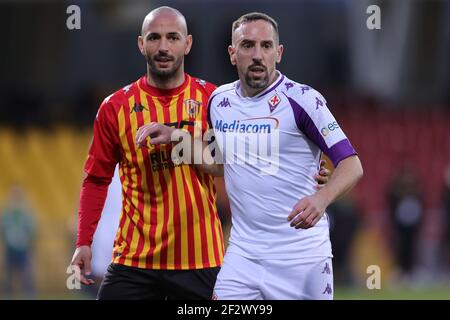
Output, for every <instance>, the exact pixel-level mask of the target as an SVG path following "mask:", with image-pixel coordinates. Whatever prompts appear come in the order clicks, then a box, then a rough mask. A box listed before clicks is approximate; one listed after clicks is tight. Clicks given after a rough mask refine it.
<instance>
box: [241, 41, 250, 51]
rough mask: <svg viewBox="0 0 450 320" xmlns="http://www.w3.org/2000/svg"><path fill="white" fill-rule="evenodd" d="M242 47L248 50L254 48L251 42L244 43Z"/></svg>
mask: <svg viewBox="0 0 450 320" xmlns="http://www.w3.org/2000/svg"><path fill="white" fill-rule="evenodd" d="M242 47H243V48H246V49H248V48H251V47H252V44H251V43H249V42H246V43H243V44H242Z"/></svg>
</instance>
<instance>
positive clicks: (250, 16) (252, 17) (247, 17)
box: [231, 12, 280, 41]
mask: <svg viewBox="0 0 450 320" xmlns="http://www.w3.org/2000/svg"><path fill="white" fill-rule="evenodd" d="M257 20H264V21H266V22H268V23H270V24H271V25H272V27H273V30H274V32H275V39H276V40H277V41H279V40H280V35H279V32H278V23H277V22H276V21H275V19H274V18H272V17H270V16H268V15H267V14H265V13H261V12H250V13H246V14H244V15H243V16H241V17H240V18H239V19H237V20H236V21H234V22H233V25H232V27H231V33H232V34H233V32H234V31H235V30H236V29H237V28H239V27H240V26H241V25H242V24H244V23H247V22H251V21H257Z"/></svg>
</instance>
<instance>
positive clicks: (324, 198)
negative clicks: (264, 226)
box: [288, 156, 363, 229]
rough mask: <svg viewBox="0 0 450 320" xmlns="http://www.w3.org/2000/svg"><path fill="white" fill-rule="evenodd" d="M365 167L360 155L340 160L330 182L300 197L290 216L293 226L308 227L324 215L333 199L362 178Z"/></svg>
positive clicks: (337, 197)
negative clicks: (310, 193)
mask: <svg viewBox="0 0 450 320" xmlns="http://www.w3.org/2000/svg"><path fill="white" fill-rule="evenodd" d="M362 175H363V169H362V166H361V161H360V160H359V157H358V156H351V157H349V158H346V159H344V160H342V161H341V162H339V164H338V166H337V167H336V169H335V170H334V173H333V174H332V175H331V177H330V180H329V181H328V183H327V184H326V185H325V186H324V187H323V188H321V189H320V190H319V191H318V192H316V193H315V194H313V195H311V196H308V197H304V198H302V199H300V201H299V202H297V204H296V205H295V206H294V208H293V210H292V211H291V213H290V214H289V216H288V221H290V222H291V227H295V228H296V229H298V228H303V229H308V228H311V227H313V226H314V225H315V224H316V223H317V222H318V221H319V220H320V218H321V217H322V215H323V214H324V212H325V209H326V208H327V206H328V205H329V204H331V203H332V202H333V201H335V200H337V199H339V198H340V197H341V196H343V195H344V194H345V193H347V192H348V191H349V190H350V189H351V188H353V187H354V186H355V184H356V183H357V182H358V181H359V180H360V179H361V177H362Z"/></svg>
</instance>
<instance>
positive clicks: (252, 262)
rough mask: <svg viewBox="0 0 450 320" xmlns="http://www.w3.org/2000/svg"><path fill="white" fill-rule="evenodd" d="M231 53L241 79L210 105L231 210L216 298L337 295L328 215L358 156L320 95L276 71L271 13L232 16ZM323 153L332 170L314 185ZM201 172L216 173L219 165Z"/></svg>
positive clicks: (348, 184) (353, 179) (163, 133)
mask: <svg viewBox="0 0 450 320" xmlns="http://www.w3.org/2000/svg"><path fill="white" fill-rule="evenodd" d="M228 50H229V54H230V60H231V63H232V64H233V65H235V66H236V67H237V71H238V75H239V80H238V81H235V82H233V83H230V84H227V85H224V86H221V87H219V88H218V89H216V91H214V93H213V94H212V96H211V98H210V101H209V108H208V111H209V115H210V117H209V119H210V126H211V127H212V128H213V129H214V134H215V137H216V145H217V147H218V150H219V151H220V154H222V158H223V160H224V174H225V186H226V190H227V193H228V196H229V198H230V206H231V213H232V229H231V235H230V239H229V244H228V248H227V252H226V255H225V259H224V263H223V265H222V268H221V271H220V272H219V275H218V278H217V281H216V285H215V289H214V296H213V298H214V299H250V300H254V299H332V298H333V275H332V263H331V258H332V253H331V243H330V238H329V231H328V218H327V216H326V214H324V213H325V209H326V207H327V206H328V205H329V204H330V203H331V202H333V201H334V200H336V199H337V198H339V197H340V196H341V195H343V194H344V193H345V192H347V191H348V190H350V189H351V188H352V187H353V186H354V185H355V184H356V183H357V181H358V180H359V179H360V178H361V177H362V174H363V171H362V166H361V163H360V160H359V158H358V156H357V154H356V152H355V150H354V149H353V147H352V145H351V144H350V142H349V140H348V139H347V137H346V136H345V134H344V133H343V131H342V130H341V128H340V127H339V125H338V123H337V122H336V120H335V119H334V117H333V115H332V114H331V113H330V111H329V109H328V107H327V103H326V101H325V99H324V98H323V97H322V95H320V94H319V93H318V92H317V91H315V90H314V89H312V88H311V87H309V86H306V85H301V84H299V83H296V82H294V81H292V80H290V79H288V78H287V77H285V76H284V75H282V74H281V73H280V72H279V71H277V70H276V68H275V67H276V64H277V63H279V62H280V61H281V57H282V53H283V46H282V45H280V44H279V35H278V26H277V23H276V22H275V21H274V20H273V19H272V18H271V17H269V16H267V15H265V14H262V13H250V14H246V15H244V16H242V17H241V18H239V19H238V20H236V21H235V22H234V23H233V27H232V44H231V45H230V46H229V49H228ZM170 130H173V129H170ZM168 132H169V129H167V130H165V129H163V128H161V127H159V126H158V127H157V126H156V124H154V125H153V126H151V125H149V126H148V127H145V128H144V127H143V128H142V129H140V131H138V134H137V143H138V144H141V143H143V141H144V140H145V138H146V137H147V136H150V135H151V136H152V140H151V143H167V139H168V138H167V137H168V136H169V135H170V134H168ZM172 133H173V132H172ZM173 140H177V139H172V141H173ZM216 151H217V150H216ZM322 152H323V153H325V154H327V155H328V157H329V158H330V159H331V160H332V162H333V164H334V166H335V171H334V173H333V175H332V176H331V178H330V180H329V181H328V183H327V184H326V185H325V186H324V187H323V188H321V189H320V190H319V191H317V190H316V188H315V182H314V178H313V177H314V173H315V172H317V170H318V167H319V164H320V157H321V153H322ZM199 169H204V170H209V172H210V173H213V172H214V171H215V172H216V173H220V170H221V167H220V166H206V165H205V166H199Z"/></svg>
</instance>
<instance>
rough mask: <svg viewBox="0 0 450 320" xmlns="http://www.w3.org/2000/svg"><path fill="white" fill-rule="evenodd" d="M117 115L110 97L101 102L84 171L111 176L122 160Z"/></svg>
mask: <svg viewBox="0 0 450 320" xmlns="http://www.w3.org/2000/svg"><path fill="white" fill-rule="evenodd" d="M118 131H119V130H118V123H117V116H116V114H115V112H114V108H113V105H112V103H111V102H109V100H108V98H107V99H105V101H104V102H103V103H102V104H101V106H100V108H99V110H98V112H97V115H96V117H95V121H94V137H93V140H92V143H91V146H90V148H89V154H88V158H87V160H86V163H85V165H84V171H85V172H86V173H87V174H88V175H93V176H96V177H99V178H111V177H112V176H113V175H114V170H115V167H116V164H117V163H118V162H119V160H120V144H119V133H118Z"/></svg>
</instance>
